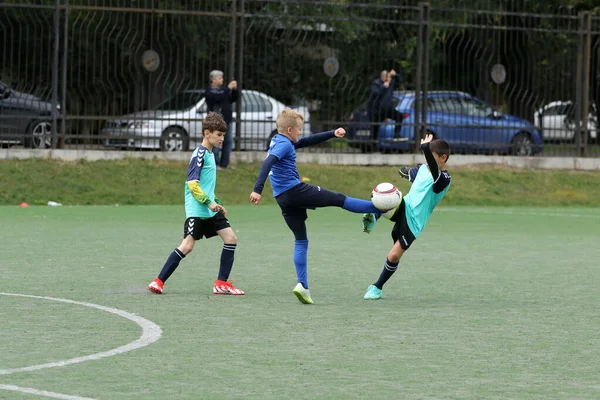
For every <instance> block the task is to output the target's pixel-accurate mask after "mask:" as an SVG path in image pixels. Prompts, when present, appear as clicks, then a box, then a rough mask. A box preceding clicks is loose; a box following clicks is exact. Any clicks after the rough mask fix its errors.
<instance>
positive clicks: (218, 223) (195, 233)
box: [183, 213, 231, 240]
mask: <svg viewBox="0 0 600 400" xmlns="http://www.w3.org/2000/svg"><path fill="white" fill-rule="evenodd" d="M229 227H231V225H229V221H228V220H227V218H225V216H223V214H221V213H217V214H215V215H214V216H213V217H211V218H209V219H204V218H198V217H190V218H188V219H186V220H185V224H184V225H183V238H184V239H185V238H186V237H187V236H188V235H192V237H193V238H194V239H195V240H200V239H202V237H203V236H204V237H205V238H207V239H208V238H211V237H213V236H216V235H217V232H218V231H220V230H221V229H225V228H229Z"/></svg>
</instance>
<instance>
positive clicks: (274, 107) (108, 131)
mask: <svg viewBox="0 0 600 400" xmlns="http://www.w3.org/2000/svg"><path fill="white" fill-rule="evenodd" d="M240 100H241V102H242V104H241V107H242V115H241V125H242V126H241V136H240V150H267V149H268V147H269V143H270V142H271V139H272V138H273V136H275V134H276V133H277V130H276V127H275V120H276V119H277V116H278V115H279V113H280V112H281V111H282V110H283V109H285V108H286V107H287V106H286V105H285V104H283V103H281V102H280V101H277V100H275V99H274V98H272V97H271V96H268V95H266V94H264V93H261V92H258V91H255V90H243V91H242V93H241V99H238V101H240ZM233 107H234V112H233V119H234V121H233V122H232V132H233V134H234V138H235V134H236V126H235V125H236V123H235V118H236V112H235V107H236V104H235V103H234V104H233ZM292 108H293V107H292ZM294 109H295V110H296V111H298V112H300V113H302V115H304V124H305V125H304V129H303V133H302V135H303V136H308V135H310V134H311V128H310V114H309V112H308V109H307V108H306V107H299V108H298V107H297V108H294ZM206 114H207V107H206V102H205V97H204V90H186V91H183V92H180V93H178V94H177V95H175V96H173V97H172V98H170V99H168V100H167V101H165V102H163V103H161V104H160V105H159V106H157V107H156V108H154V109H153V110H148V111H141V112H137V113H134V114H129V115H124V116H122V117H120V118H118V119H116V120H112V121H107V123H106V126H105V128H104V129H102V131H101V133H100V134H101V135H102V138H103V140H104V145H105V146H106V147H117V148H138V149H156V150H163V151H188V150H192V149H194V148H195V147H197V146H198V145H200V143H201V142H202V136H203V135H202V120H203V119H204V117H205V116H206ZM234 148H235V142H234Z"/></svg>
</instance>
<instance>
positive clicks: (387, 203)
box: [371, 182, 402, 211]
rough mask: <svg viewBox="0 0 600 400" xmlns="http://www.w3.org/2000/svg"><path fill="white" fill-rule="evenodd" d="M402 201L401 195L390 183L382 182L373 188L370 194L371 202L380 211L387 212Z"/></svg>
mask: <svg viewBox="0 0 600 400" xmlns="http://www.w3.org/2000/svg"><path fill="white" fill-rule="evenodd" d="M401 201H402V193H401V192H400V191H399V190H398V188H397V187H396V186H394V185H393V184H391V183H388V182H384V183H380V184H379V185H377V186H375V187H374V188H373V192H372V193H371V202H373V205H374V206H375V207H377V208H378V209H379V210H381V211H389V210H392V209H394V208H396V206H398V204H400V202H401Z"/></svg>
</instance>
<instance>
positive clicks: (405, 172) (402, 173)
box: [398, 167, 410, 179]
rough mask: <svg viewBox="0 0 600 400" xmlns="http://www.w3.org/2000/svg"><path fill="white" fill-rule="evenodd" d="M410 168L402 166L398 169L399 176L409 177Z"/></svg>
mask: <svg viewBox="0 0 600 400" xmlns="http://www.w3.org/2000/svg"><path fill="white" fill-rule="evenodd" d="M409 171H410V168H408V167H402V168H400V169H399V170H398V173H399V174H400V176H401V177H402V178H404V179H410V174H409Z"/></svg>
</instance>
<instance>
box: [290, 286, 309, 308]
mask: <svg viewBox="0 0 600 400" xmlns="http://www.w3.org/2000/svg"><path fill="white" fill-rule="evenodd" d="M292 293H294V294H295V295H296V297H297V298H298V300H300V303H303V304H314V301H313V300H312V299H311V298H310V292H309V291H308V289H305V288H304V286H302V284H301V283H300V282H298V284H297V285H296V287H295V288H294V290H292Z"/></svg>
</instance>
